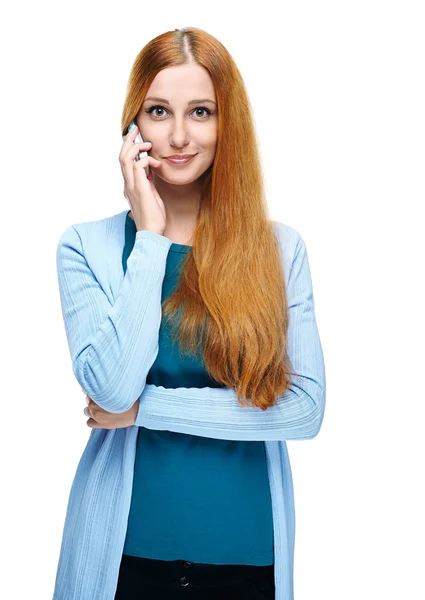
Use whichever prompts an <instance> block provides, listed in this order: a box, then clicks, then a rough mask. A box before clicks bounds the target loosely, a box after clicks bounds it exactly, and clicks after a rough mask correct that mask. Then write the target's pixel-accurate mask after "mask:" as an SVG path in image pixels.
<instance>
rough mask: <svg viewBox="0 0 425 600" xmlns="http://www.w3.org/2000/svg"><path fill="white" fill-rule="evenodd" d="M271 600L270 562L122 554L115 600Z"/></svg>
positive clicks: (272, 582)
mask: <svg viewBox="0 0 425 600" xmlns="http://www.w3.org/2000/svg"><path fill="white" fill-rule="evenodd" d="M186 599H187V600H275V585H274V565H266V566H255V565H210V564H204V563H194V562H189V561H185V560H154V559H151V558H140V557H138V556H130V555H126V554H123V555H122V558H121V565H120V572H119V577H118V586H117V591H116V594H115V600H186Z"/></svg>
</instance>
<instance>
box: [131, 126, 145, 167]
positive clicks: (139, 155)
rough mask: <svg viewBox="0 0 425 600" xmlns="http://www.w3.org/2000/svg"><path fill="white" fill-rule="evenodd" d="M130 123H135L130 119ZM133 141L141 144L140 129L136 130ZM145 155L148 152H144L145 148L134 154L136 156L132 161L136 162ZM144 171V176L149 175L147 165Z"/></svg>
mask: <svg viewBox="0 0 425 600" xmlns="http://www.w3.org/2000/svg"><path fill="white" fill-rule="evenodd" d="M131 125H136V123H135V122H134V120H133V121H131V123H130V126H131ZM130 126H129V129H130ZM133 143H136V144H143V139H142V136H141V135H140V130H139V131H138V132H137V135H136V138H135V140H134V142H133ZM147 155H148V153H147V152H146V150H143V151H142V152H139V153H138V154H136V158H135V159H134V162H137V161H138V160H140V159H141V158H143V157H145V156H147ZM145 172H146V177H148V176H149V165H148V166H147V167H145Z"/></svg>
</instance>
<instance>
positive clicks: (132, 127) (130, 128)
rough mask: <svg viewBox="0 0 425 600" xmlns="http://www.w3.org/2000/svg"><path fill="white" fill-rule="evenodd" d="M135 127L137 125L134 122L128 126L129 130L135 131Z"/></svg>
mask: <svg viewBox="0 0 425 600" xmlns="http://www.w3.org/2000/svg"><path fill="white" fill-rule="evenodd" d="M134 127H135V125H134V123H132V124H131V125H130V127H129V128H128V131H133V129H134Z"/></svg>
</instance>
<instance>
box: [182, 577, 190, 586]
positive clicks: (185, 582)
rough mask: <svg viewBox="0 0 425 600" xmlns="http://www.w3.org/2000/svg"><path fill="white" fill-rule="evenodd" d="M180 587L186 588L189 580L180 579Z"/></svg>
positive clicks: (185, 578)
mask: <svg viewBox="0 0 425 600" xmlns="http://www.w3.org/2000/svg"><path fill="white" fill-rule="evenodd" d="M180 585H183V586H187V585H189V580H188V578H187V577H180Z"/></svg>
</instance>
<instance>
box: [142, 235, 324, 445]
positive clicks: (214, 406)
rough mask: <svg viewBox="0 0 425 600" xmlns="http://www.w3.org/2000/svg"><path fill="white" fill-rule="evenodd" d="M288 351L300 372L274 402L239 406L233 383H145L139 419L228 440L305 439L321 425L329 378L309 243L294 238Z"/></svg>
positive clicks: (147, 423)
mask: <svg viewBox="0 0 425 600" xmlns="http://www.w3.org/2000/svg"><path fill="white" fill-rule="evenodd" d="M286 289H287V298H288V316H289V323H288V339H287V342H288V355H289V358H290V361H291V363H292V366H293V368H294V371H295V373H296V375H293V382H292V384H291V385H290V387H289V388H288V389H287V390H286V392H285V393H284V394H283V395H282V396H280V397H278V398H277V402H276V405H275V406H271V407H269V408H268V409H267V410H265V411H263V410H261V408H259V407H249V406H248V407H246V406H241V405H240V404H239V402H238V401H237V394H236V392H235V390H234V389H233V388H230V387H220V388H211V387H203V388H194V387H190V388H184V387H178V388H164V387H162V386H155V385H152V384H147V385H146V386H145V387H144V390H143V393H142V395H141V397H140V402H139V409H138V415H137V418H136V421H135V425H138V426H143V427H147V428H148V429H158V430H169V431H174V432H179V433H188V434H192V435H198V436H203V437H209V438H216V439H226V440H253V441H254V440H257V441H259V440H263V441H264V440H296V439H298V440H305V439H312V438H314V437H315V436H316V435H317V434H318V432H319V430H320V428H321V425H322V420H323V416H324V409H325V397H326V379H325V365H324V359H323V352H322V346H321V342H320V337H319V332H318V328H317V323H316V317H315V307H314V298H313V288H312V280H311V274H310V267H309V261H308V256H307V250H306V246H305V243H304V241H303V239H302V238H301V236H299V238H298V241H297V243H296V247H295V251H294V256H293V259H292V264H291V268H290V271H289V277H288V283H287V286H286Z"/></svg>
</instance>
